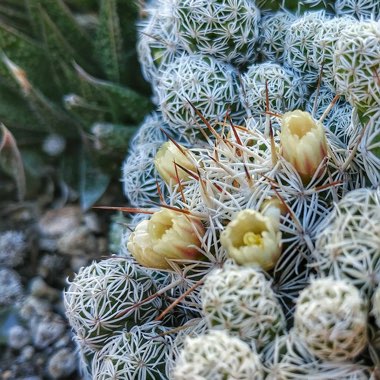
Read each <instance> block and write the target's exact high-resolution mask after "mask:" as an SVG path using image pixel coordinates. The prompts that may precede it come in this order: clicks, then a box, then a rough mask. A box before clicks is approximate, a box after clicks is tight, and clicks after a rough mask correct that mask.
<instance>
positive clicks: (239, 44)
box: [173, 0, 260, 65]
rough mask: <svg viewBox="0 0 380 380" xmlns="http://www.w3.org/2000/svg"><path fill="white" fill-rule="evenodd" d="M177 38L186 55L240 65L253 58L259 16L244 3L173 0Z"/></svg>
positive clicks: (253, 7) (252, 6)
mask: <svg viewBox="0 0 380 380" xmlns="http://www.w3.org/2000/svg"><path fill="white" fill-rule="evenodd" d="M173 13H174V16H175V18H176V20H177V23H178V26H179V30H178V36H179V39H180V41H181V43H182V45H183V46H184V47H185V49H186V50H187V51H188V52H190V53H199V54H202V55H210V56H214V57H216V58H218V59H220V60H223V61H226V62H233V63H235V64H236V65H242V64H245V63H247V62H248V61H249V60H251V59H252V58H253V57H254V55H255V49H254V45H255V43H256V41H257V39H258V35H259V28H258V22H259V19H260V12H259V10H258V9H257V8H256V6H255V4H254V2H253V1H248V0H240V1H238V2H237V1H234V0H175V1H174V5H173Z"/></svg>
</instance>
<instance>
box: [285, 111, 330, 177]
mask: <svg viewBox="0 0 380 380" xmlns="http://www.w3.org/2000/svg"><path fill="white" fill-rule="evenodd" d="M281 147H282V155H283V157H284V158H285V160H287V161H289V162H290V163H291V164H292V165H293V166H294V168H295V169H296V170H297V172H298V173H299V174H300V176H301V178H302V179H303V180H310V179H311V177H313V175H314V174H315V171H316V170H317V168H318V166H319V164H320V163H321V162H322V160H323V159H324V158H325V157H326V155H327V142H326V135H325V130H324V128H323V125H322V124H321V123H320V122H318V121H315V120H314V119H313V118H312V117H311V115H310V114H309V113H308V112H303V111H300V110H296V111H292V112H286V113H285V114H284V115H283V117H282V123H281Z"/></svg>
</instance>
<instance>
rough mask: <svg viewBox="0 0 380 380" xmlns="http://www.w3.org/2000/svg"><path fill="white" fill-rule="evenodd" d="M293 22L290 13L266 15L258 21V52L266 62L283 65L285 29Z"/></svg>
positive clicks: (292, 16) (293, 18)
mask: <svg viewBox="0 0 380 380" xmlns="http://www.w3.org/2000/svg"><path fill="white" fill-rule="evenodd" d="M294 20H295V16H294V15H293V14H292V13H290V12H276V13H275V14H266V15H264V16H263V17H262V18H261V20H260V52H261V54H262V55H263V57H264V58H265V59H266V60H267V61H272V62H279V63H284V60H285V53H286V52H285V46H284V44H285V37H286V32H287V29H288V28H289V27H290V25H291V23H292V22H293V21H294Z"/></svg>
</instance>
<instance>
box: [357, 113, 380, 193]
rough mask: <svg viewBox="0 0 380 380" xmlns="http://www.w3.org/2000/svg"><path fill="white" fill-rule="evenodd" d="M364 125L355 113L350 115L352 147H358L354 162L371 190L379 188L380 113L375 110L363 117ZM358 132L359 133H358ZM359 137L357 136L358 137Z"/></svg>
mask: <svg viewBox="0 0 380 380" xmlns="http://www.w3.org/2000/svg"><path fill="white" fill-rule="evenodd" d="M364 118H365V120H366V121H365V122H364V124H363V123H361V122H360V121H359V115H358V114H357V112H353V113H352V118H351V130H353V132H356V133H352V134H351V142H352V145H354V144H355V143H356V144H357V145H358V153H357V155H356V158H355V162H356V163H357V164H358V165H359V166H360V167H361V168H362V170H363V171H364V173H365V174H366V177H367V178H368V180H369V183H370V184H371V185H372V187H373V188H376V187H379V186H380V111H379V110H378V109H376V108H374V109H373V112H372V111H369V112H367V113H366V114H365V115H364ZM358 132H359V133H358ZM358 135H359V136H358Z"/></svg>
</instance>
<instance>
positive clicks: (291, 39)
mask: <svg viewBox="0 0 380 380" xmlns="http://www.w3.org/2000/svg"><path fill="white" fill-rule="evenodd" d="M327 20H328V17H327V16H326V15H325V13H324V12H323V11H320V12H308V13H306V14H305V15H304V16H302V17H300V18H297V19H296V20H294V21H293V23H292V24H291V25H290V26H289V28H288V30H287V33H286V37H285V54H286V58H285V59H286V63H287V64H288V65H289V66H290V67H292V68H293V69H294V70H298V71H300V72H301V73H302V77H303V79H304V81H305V83H306V84H307V85H310V86H313V85H315V84H316V82H317V79H318V74H319V68H318V67H315V65H314V62H313V48H314V43H315V37H316V35H317V33H318V32H319V31H320V30H321V28H323V24H324V23H325V22H326V21H327Z"/></svg>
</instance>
